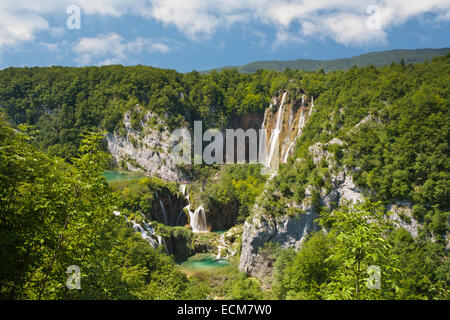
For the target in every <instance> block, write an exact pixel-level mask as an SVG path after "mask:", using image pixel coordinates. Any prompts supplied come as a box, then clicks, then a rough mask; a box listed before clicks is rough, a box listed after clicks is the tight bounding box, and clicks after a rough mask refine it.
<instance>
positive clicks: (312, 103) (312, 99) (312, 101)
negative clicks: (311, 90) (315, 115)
mask: <svg viewBox="0 0 450 320" xmlns="http://www.w3.org/2000/svg"><path fill="white" fill-rule="evenodd" d="M313 109H314V97H311V108H310V109H309V114H308V118H309V116H310V115H311V112H312V111H313Z"/></svg>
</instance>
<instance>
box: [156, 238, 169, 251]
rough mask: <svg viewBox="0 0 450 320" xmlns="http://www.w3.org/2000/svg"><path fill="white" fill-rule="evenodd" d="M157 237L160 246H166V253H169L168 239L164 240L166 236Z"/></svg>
mask: <svg viewBox="0 0 450 320" xmlns="http://www.w3.org/2000/svg"><path fill="white" fill-rule="evenodd" d="M156 238H157V239H158V246H164V248H165V249H166V253H167V254H169V250H168V249H167V244H166V240H164V238H163V237H161V236H156Z"/></svg>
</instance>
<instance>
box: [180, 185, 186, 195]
mask: <svg viewBox="0 0 450 320" xmlns="http://www.w3.org/2000/svg"><path fill="white" fill-rule="evenodd" d="M186 190H187V185H186V184H181V185H180V191H181V194H182V195H183V196H186Z"/></svg>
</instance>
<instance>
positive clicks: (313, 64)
mask: <svg viewBox="0 0 450 320" xmlns="http://www.w3.org/2000/svg"><path fill="white" fill-rule="evenodd" d="M449 52H450V48H442V49H415V50H390V51H380V52H371V53H367V54H363V55H359V56H355V57H352V58H345V59H334V60H309V59H298V60H288V61H282V60H273V61H256V62H252V63H249V64H246V65H243V66H238V67H224V68H218V69H213V70H216V71H218V70H222V69H228V68H237V69H238V70H239V72H243V73H253V72H256V71H257V70H258V69H265V70H275V71H284V70H285V69H287V68H289V69H294V70H305V71H316V70H320V69H323V70H324V71H325V72H328V71H334V70H347V69H349V68H351V67H352V66H357V67H365V66H369V65H374V66H375V67H381V66H385V65H389V64H391V63H392V62H396V63H400V62H401V60H402V59H403V60H404V61H405V63H407V64H408V63H418V62H422V61H425V60H431V59H433V58H434V57H437V56H442V55H445V54H447V53H449ZM210 71H211V70H208V71H205V72H210Z"/></svg>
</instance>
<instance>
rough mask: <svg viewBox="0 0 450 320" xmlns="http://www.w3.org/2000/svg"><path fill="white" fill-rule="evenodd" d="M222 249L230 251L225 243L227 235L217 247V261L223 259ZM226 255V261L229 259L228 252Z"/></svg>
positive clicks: (223, 235)
mask: <svg viewBox="0 0 450 320" xmlns="http://www.w3.org/2000/svg"><path fill="white" fill-rule="evenodd" d="M222 249H228V246H227V244H226V242H225V233H224V234H222V235H221V236H220V240H219V245H218V246H217V256H216V259H217V260H220V259H223V257H222ZM226 253H227V255H226V257H225V259H227V258H228V252H226Z"/></svg>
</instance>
